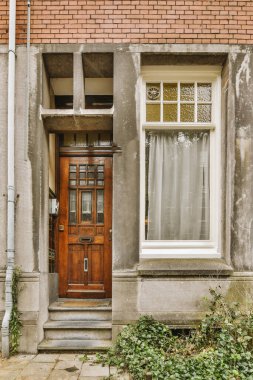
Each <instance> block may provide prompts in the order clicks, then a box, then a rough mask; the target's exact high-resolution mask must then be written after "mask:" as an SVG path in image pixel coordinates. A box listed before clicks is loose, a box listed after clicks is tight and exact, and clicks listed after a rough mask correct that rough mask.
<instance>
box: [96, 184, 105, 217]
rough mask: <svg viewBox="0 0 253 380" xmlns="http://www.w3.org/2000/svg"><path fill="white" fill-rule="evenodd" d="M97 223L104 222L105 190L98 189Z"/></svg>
mask: <svg viewBox="0 0 253 380" xmlns="http://www.w3.org/2000/svg"><path fill="white" fill-rule="evenodd" d="M97 223H104V190H97Z"/></svg>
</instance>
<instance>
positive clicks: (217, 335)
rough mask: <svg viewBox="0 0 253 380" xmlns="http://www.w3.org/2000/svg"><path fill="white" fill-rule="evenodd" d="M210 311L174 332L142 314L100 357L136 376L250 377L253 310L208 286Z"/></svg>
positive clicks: (138, 379)
mask: <svg viewBox="0 0 253 380" xmlns="http://www.w3.org/2000/svg"><path fill="white" fill-rule="evenodd" d="M210 292H211V299H210V307H209V312H208V313H207V315H206V317H205V318H204V319H203V320H202V321H201V323H200V325H199V327H198V328H196V329H192V330H190V332H188V333H187V334H186V333H184V332H182V334H178V333H177V334H175V332H173V331H172V330H171V329H170V328H169V327H168V326H167V325H166V324H164V323H161V322H158V321H156V320H154V319H153V318H152V317H151V316H142V317H141V318H140V319H139V320H138V321H137V322H136V323H134V324H130V325H128V326H126V327H125V328H124V329H123V330H122V331H121V333H120V334H119V336H118V338H117V341H116V344H115V345H114V346H113V347H112V348H111V349H110V350H109V351H108V353H107V354H105V355H99V356H98V360H99V361H100V362H102V363H104V364H107V365H110V366H116V367H117V368H118V369H121V370H125V371H128V372H129V373H130V374H131V375H132V377H133V379H134V380H145V379H146V378H147V374H150V375H149V376H150V377H148V378H152V380H253V311H252V310H247V311H241V310H240V308H239V305H238V304H235V303H232V304H228V303H226V302H225V300H224V298H223V296H222V295H221V294H219V293H218V292H217V291H216V290H211V291H210Z"/></svg>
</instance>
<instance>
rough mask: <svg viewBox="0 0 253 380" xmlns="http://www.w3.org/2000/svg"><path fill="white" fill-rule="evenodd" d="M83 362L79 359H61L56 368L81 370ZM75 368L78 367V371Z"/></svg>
mask: <svg viewBox="0 0 253 380" xmlns="http://www.w3.org/2000/svg"><path fill="white" fill-rule="evenodd" d="M82 364H83V363H82V362H81V361H80V360H78V359H76V360H71V361H70V360H61V361H58V362H57V363H56V365H55V369H63V370H69V371H67V372H80V370H81V367H82ZM74 368H76V371H74ZM71 369H72V370H71Z"/></svg>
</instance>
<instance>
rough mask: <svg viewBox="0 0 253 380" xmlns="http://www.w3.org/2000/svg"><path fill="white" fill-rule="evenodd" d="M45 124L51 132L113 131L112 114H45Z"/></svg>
mask: <svg viewBox="0 0 253 380" xmlns="http://www.w3.org/2000/svg"><path fill="white" fill-rule="evenodd" d="M43 124H44V127H45V128H46V130H48V131H49V132H55V133H59V132H74V131H111V130H112V125H113V120H112V115H110V114H107V115H106V114H105V115H86V116H84V115H80V114H79V115H74V114H72V115H60V114H58V115H57V114H52V115H43Z"/></svg>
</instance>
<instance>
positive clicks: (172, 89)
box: [163, 83, 177, 101]
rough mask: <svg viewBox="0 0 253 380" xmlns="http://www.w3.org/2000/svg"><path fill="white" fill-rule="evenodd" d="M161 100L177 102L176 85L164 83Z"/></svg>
mask: <svg viewBox="0 0 253 380" xmlns="http://www.w3.org/2000/svg"><path fill="white" fill-rule="evenodd" d="M163 100H170V101H175V100H177V83H164V85H163Z"/></svg>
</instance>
